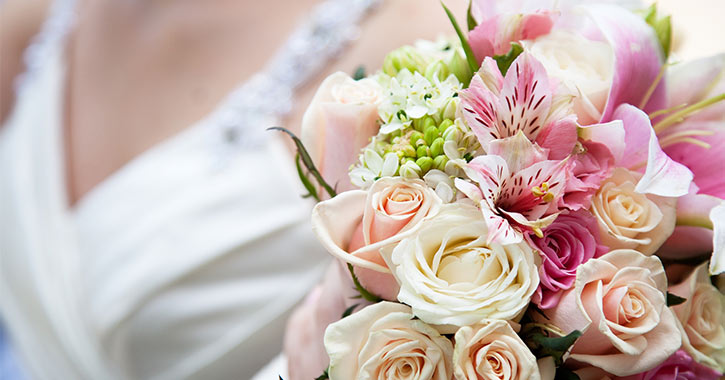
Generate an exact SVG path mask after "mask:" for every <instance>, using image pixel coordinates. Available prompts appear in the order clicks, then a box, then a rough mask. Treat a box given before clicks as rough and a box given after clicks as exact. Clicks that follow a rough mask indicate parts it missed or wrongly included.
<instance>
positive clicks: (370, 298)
mask: <svg viewBox="0 0 725 380" xmlns="http://www.w3.org/2000/svg"><path fill="white" fill-rule="evenodd" d="M347 269H348V270H349V271H350V276H352V282H353V283H354V284H355V288H356V289H357V291H358V292H359V293H360V296H361V297H362V298H363V299H364V300H366V301H369V302H373V303H374V302H380V301H381V298H380V297H378V296H376V295H375V294H372V293H370V292H369V291H368V290H367V289H365V288H364V287H363V286H362V284H360V281H359V280H358V279H357V276H356V275H355V271H354V270H353V267H352V264H350V263H348V264H347Z"/></svg>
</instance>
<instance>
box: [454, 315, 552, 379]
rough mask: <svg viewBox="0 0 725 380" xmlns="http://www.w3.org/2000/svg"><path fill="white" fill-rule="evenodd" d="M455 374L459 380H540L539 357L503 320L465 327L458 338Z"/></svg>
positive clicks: (458, 333) (455, 351)
mask: <svg viewBox="0 0 725 380" xmlns="http://www.w3.org/2000/svg"><path fill="white" fill-rule="evenodd" d="M453 371H454V374H455V376H456V379H457V380H469V379H470V380H489V379H490V380H494V379H495V380H499V379H500V380H514V379H522V380H524V379H531V380H539V379H541V376H540V375H539V367H538V366H537V362H536V357H535V356H534V354H533V353H531V350H529V348H528V347H527V346H526V344H525V343H524V342H523V341H522V340H521V338H519V336H518V335H516V332H514V330H513V328H511V325H510V324H509V323H508V322H506V321H502V320H496V319H493V320H489V321H485V322H483V323H482V324H479V325H474V326H464V327H461V328H460V329H458V331H457V332H456V335H455V346H454V348H453Z"/></svg>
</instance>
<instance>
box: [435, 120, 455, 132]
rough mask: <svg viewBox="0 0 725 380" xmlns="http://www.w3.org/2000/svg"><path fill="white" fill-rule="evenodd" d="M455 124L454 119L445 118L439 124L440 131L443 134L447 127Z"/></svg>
mask: <svg viewBox="0 0 725 380" xmlns="http://www.w3.org/2000/svg"><path fill="white" fill-rule="evenodd" d="M451 125H453V120H451V119H445V120H443V121H442V122H441V125H439V126H438V131H440V133H441V135H442V134H444V133H445V132H446V129H448V127H450V126H451Z"/></svg>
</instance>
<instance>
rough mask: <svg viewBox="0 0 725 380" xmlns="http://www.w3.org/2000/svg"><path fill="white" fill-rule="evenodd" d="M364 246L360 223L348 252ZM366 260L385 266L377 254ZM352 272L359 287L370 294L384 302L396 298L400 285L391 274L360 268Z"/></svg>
mask: <svg viewBox="0 0 725 380" xmlns="http://www.w3.org/2000/svg"><path fill="white" fill-rule="evenodd" d="M364 246H365V238H364V237H363V232H362V223H360V225H359V226H358V228H357V229H356V230H355V233H354V234H353V236H352V239H351V240H350V245H349V246H348V250H350V252H354V251H356V250H358V249H360V248H362V247H364ZM367 258H368V259H369V260H371V261H375V262H376V263H378V264H381V265H386V264H385V261H384V260H383V259H382V257H380V254H379V253H377V252H376V253H375V255H370V256H369V257H367ZM386 267H387V265H386ZM353 271H354V272H355V276H357V279H358V281H360V285H362V286H363V288H365V289H366V290H368V291H369V292H371V293H372V294H375V295H376V296H378V297H381V298H383V299H386V300H395V298H396V297H397V295H398V292H399V291H400V285H399V284H398V282H397V281H396V280H395V277H394V276H393V275H392V273H381V272H378V271H376V270H372V269H368V268H362V267H354V268H353Z"/></svg>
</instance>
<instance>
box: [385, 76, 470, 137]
mask: <svg viewBox="0 0 725 380" xmlns="http://www.w3.org/2000/svg"><path fill="white" fill-rule="evenodd" d="M378 81H379V83H380V84H381V85H382V86H383V88H385V90H386V93H385V97H384V98H383V101H382V103H381V104H380V106H379V107H378V113H379V114H380V119H381V120H382V121H383V125H382V127H381V128H380V132H381V133H384V134H389V133H392V132H395V131H398V130H400V129H403V128H404V127H408V126H410V123H411V122H412V120H413V119H419V118H422V117H423V116H425V115H442V116H443V118H447V119H452V118H453V117H454V116H455V110H456V105H457V98H456V93H457V92H458V91H460V90H461V89H463V85H462V84H461V82H459V81H458V79H457V78H456V76H455V75H453V74H451V75H449V76H448V78H446V79H445V80H443V81H441V80H439V79H438V78H437V77H435V76H434V77H433V78H432V79H430V80H429V79H428V78H426V77H424V76H423V75H422V74H421V73H419V72H417V71H416V72H413V73H411V72H410V71H409V70H408V69H403V70H401V71H400V72H399V73H398V74H397V75H396V76H395V77H390V76H388V75H386V74H380V75H379V76H378Z"/></svg>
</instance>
